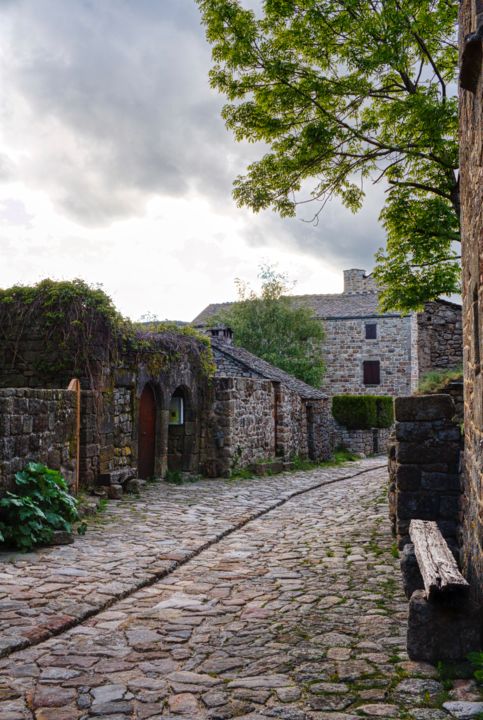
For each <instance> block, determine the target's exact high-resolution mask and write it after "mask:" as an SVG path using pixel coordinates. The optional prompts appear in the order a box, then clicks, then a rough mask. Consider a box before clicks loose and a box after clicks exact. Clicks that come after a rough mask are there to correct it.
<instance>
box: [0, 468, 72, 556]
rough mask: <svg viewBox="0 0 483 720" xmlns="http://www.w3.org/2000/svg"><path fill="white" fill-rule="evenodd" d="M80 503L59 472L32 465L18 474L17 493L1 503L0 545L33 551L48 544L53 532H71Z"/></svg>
mask: <svg viewBox="0 0 483 720" xmlns="http://www.w3.org/2000/svg"><path fill="white" fill-rule="evenodd" d="M78 519H79V514H78V512H77V500H76V499H75V498H73V497H72V495H70V494H69V489H68V487H67V483H66V482H65V480H64V478H63V477H62V475H61V474H60V472H59V471H58V470H51V469H50V468H48V467H46V466H45V465H42V464H41V463H35V462H30V463H28V465H27V467H26V468H25V470H22V471H21V472H18V473H17V474H16V475H15V492H7V493H6V495H5V496H4V497H3V498H2V499H1V500H0V542H4V543H5V544H7V545H10V546H13V547H16V548H18V549H19V550H30V549H31V548H33V547H34V546H35V545H41V544H45V543H49V542H50V541H51V539H52V536H53V534H54V530H66V531H67V532H71V530H72V523H73V522H74V521H75V520H78Z"/></svg>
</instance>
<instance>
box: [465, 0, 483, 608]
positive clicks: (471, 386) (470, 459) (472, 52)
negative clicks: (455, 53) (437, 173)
mask: <svg viewBox="0 0 483 720" xmlns="http://www.w3.org/2000/svg"><path fill="white" fill-rule="evenodd" d="M460 50H461V61H460V67H461V74H460V86H461V89H460V195H461V227H462V264H463V339H464V418H465V419H464V428H465V449H464V469H463V477H462V500H461V526H460V528H461V538H460V541H461V549H462V551H461V554H462V565H463V570H464V574H465V576H466V578H467V579H468V580H469V582H470V584H471V587H472V588H473V593H474V596H475V598H476V599H477V600H478V601H479V603H480V605H482V606H483V480H482V478H483V376H482V361H481V358H482V354H483V344H482V342H483V149H482V148H483V144H482V143H483V79H482V66H483V3H482V2H481V0H463V1H462V3H461V5H460Z"/></svg>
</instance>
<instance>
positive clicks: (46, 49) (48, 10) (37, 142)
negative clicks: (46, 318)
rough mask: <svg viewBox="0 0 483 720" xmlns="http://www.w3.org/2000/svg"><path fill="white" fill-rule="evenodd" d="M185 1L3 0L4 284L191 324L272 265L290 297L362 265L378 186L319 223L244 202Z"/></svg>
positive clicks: (0, 228)
mask: <svg viewBox="0 0 483 720" xmlns="http://www.w3.org/2000/svg"><path fill="white" fill-rule="evenodd" d="M209 68H210V47H209V46H208V44H207V42H206V40H205V37H204V31H203V28H202V27H201V25H200V17H199V12H198V9H197V6H196V3H195V1H194V0H0V87H1V94H0V287H8V286H9V285H12V284H14V283H23V284H28V283H32V282H36V281H38V280H40V279H42V278H44V277H52V278H55V279H71V278H74V277H81V278H83V279H85V280H87V281H88V282H90V283H94V284H102V286H103V287H104V289H105V290H106V292H107V293H108V294H109V295H110V296H111V297H112V298H113V299H114V301H115V303H116V304H117V306H118V307H119V309H120V310H121V311H122V312H123V313H124V314H126V315H128V316H130V317H131V318H133V319H138V318H139V317H140V316H141V315H143V314H144V313H147V312H149V313H153V314H155V315H157V316H158V317H159V318H171V319H180V320H191V319H192V318H193V317H194V316H195V315H197V314H198V312H200V311H201V310H202V309H203V307H204V306H206V305H207V304H208V303H210V302H220V301H223V300H230V299H235V288H234V283H233V281H234V278H235V277H241V278H243V279H245V280H248V281H250V282H251V283H252V285H256V275H257V267H258V266H259V265H260V263H261V262H265V261H268V262H275V263H278V268H279V269H280V270H282V271H287V272H288V273H289V275H290V276H291V277H292V278H293V279H294V280H296V281H297V285H296V292H297V293H299V294H301V293H321V292H339V291H340V290H341V289H342V270H343V269H344V268H348V267H359V268H365V269H368V270H370V269H372V266H373V254H374V251H375V250H376V249H377V248H378V247H380V246H381V245H382V244H383V234H382V231H381V229H380V227H379V226H378V223H377V216H378V214H379V210H380V207H381V205H382V200H383V199H382V194H381V193H382V190H376V191H371V193H370V196H369V199H368V201H367V203H366V205H365V207H364V210H363V211H362V212H360V213H359V214H357V215H355V216H353V215H352V214H351V213H350V212H349V211H347V210H345V209H344V208H342V207H341V206H340V205H339V204H338V203H337V202H334V201H333V202H331V203H330V204H329V205H328V206H327V207H326V209H325V210H324V213H323V215H322V216H321V218H320V222H319V225H318V226H317V227H313V226H312V225H310V224H308V223H304V222H302V221H301V220H300V219H294V220H281V219H280V218H278V217H277V216H276V215H274V214H273V213H270V212H266V213H263V214H259V215H254V214H253V213H251V212H250V211H248V210H246V209H243V210H240V209H238V208H237V207H236V206H235V204H234V202H233V200H232V197H231V185H232V180H233V179H234V178H235V176H236V175H237V174H239V173H240V172H243V170H244V167H245V166H246V163H247V162H249V161H250V160H252V159H254V158H256V157H257V156H258V155H259V154H260V153H261V152H262V149H261V148H257V147H255V146H248V145H241V144H237V143H235V142H234V140H233V138H232V136H231V134H230V133H229V132H228V131H227V130H226V128H225V127H224V124H223V121H222V120H221V118H220V108H221V107H222V104H223V98H222V97H220V96H219V95H218V94H217V93H216V92H215V91H214V90H211V88H210V87H209V83H208V71H209Z"/></svg>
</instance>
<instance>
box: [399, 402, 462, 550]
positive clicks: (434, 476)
mask: <svg viewBox="0 0 483 720" xmlns="http://www.w3.org/2000/svg"><path fill="white" fill-rule="evenodd" d="M454 413H455V407H454V403H453V401H452V399H451V397H450V396H449V395H421V396H413V397H400V398H396V402H395V415H396V425H395V434H394V437H393V440H392V442H391V444H390V449H389V472H390V489H389V498H390V511H391V517H392V521H393V529H394V531H395V534H396V537H397V542H398V546H399V548H400V549H402V548H403V547H404V545H406V544H407V543H409V542H410V538H409V523H410V522H411V520H413V519H419V520H434V521H436V522H437V523H438V526H439V529H440V530H441V532H442V534H443V536H444V537H445V538H446V540H447V541H448V542H449V544H450V545H452V546H453V547H455V546H456V545H457V536H458V520H459V501H460V495H461V486H460V477H459V460H460V452H461V449H462V441H461V431H460V428H459V426H458V425H457V424H455V423H454V421H453V417H454Z"/></svg>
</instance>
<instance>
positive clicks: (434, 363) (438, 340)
mask: <svg viewBox="0 0 483 720" xmlns="http://www.w3.org/2000/svg"><path fill="white" fill-rule="evenodd" d="M417 324H418V327H417V333H418V335H417V336H418V365H419V376H421V375H424V373H427V372H429V371H430V370H450V369H453V368H456V367H460V366H461V365H462V362H463V324H462V316H461V307H460V306H459V305H455V304H453V303H449V302H443V301H439V302H430V303H426V305H425V306H424V312H421V313H418V315H417Z"/></svg>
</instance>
